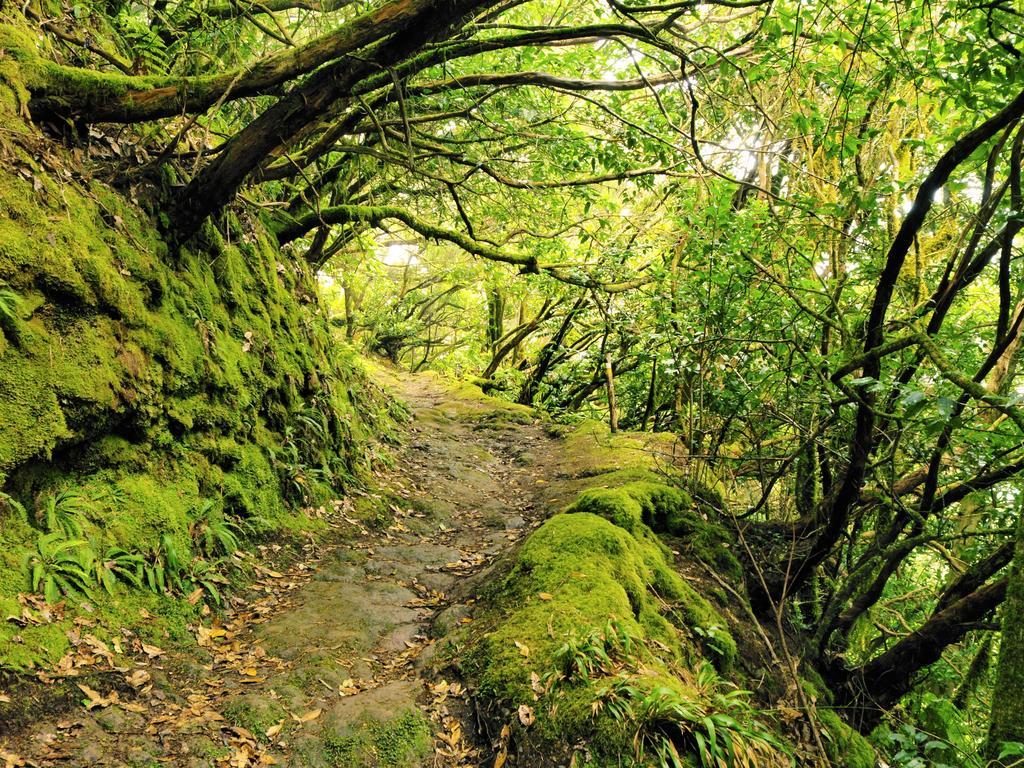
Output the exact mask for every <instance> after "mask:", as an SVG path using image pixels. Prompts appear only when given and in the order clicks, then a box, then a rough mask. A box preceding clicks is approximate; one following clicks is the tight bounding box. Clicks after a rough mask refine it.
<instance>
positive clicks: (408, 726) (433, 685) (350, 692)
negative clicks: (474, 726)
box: [0, 371, 564, 768]
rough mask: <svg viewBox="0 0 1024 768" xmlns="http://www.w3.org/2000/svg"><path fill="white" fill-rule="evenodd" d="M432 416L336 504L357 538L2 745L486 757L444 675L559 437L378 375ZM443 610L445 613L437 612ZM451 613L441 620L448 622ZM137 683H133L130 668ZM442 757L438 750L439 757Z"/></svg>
mask: <svg viewBox="0 0 1024 768" xmlns="http://www.w3.org/2000/svg"><path fill="white" fill-rule="evenodd" d="M378 374H379V377H381V378H384V379H387V381H386V383H387V384H388V385H389V386H390V387H391V388H392V389H393V390H396V393H397V395H398V396H399V397H401V398H402V399H404V400H405V401H406V402H408V403H409V404H410V405H411V406H412V408H413V411H414V413H415V416H416V418H415V419H414V421H413V423H412V424H411V425H410V428H409V434H408V436H407V439H406V441H405V446H404V447H403V448H402V449H401V450H400V451H399V453H398V455H397V456H396V464H395V470H394V471H392V472H391V473H389V474H388V475H387V476H384V477H382V478H380V479H381V488H380V489H379V490H378V491H377V492H376V493H375V494H372V495H368V496H364V497H357V498H355V499H354V500H353V501H354V502H355V503H354V506H353V505H351V504H350V503H349V502H345V503H344V504H342V503H340V502H339V503H338V504H337V510H336V518H335V519H336V521H337V522H338V525H339V529H340V530H339V533H340V534H342V535H343V538H342V540H341V542H340V544H339V545H338V546H336V547H332V548H330V549H329V550H326V551H324V550H321V549H318V548H316V547H313V546H311V547H309V548H307V560H306V561H300V562H298V563H296V564H295V565H294V566H293V567H291V568H290V569H288V570H284V569H282V570H281V571H275V570H273V569H270V568H265V569H264V573H263V578H262V579H261V580H260V582H259V583H258V584H257V585H256V589H255V591H254V592H253V593H252V595H251V597H250V599H248V600H246V601H244V602H243V601H236V602H235V604H234V605H233V607H232V608H231V610H229V611H228V613H227V615H226V616H224V617H223V618H222V619H220V620H218V621H215V622H214V623H213V625H212V626H207V627H204V628H201V629H199V628H197V632H196V637H197V647H195V648H191V649H175V648H173V647H171V646H170V645H169V644H168V645H167V646H166V647H164V648H159V647H157V648H155V650H154V647H153V646H150V650H151V651H152V654H151V655H146V654H142V655H140V656H139V657H137V658H134V659H131V662H132V663H130V664H123V663H122V658H121V657H119V658H118V659H117V665H116V668H115V669H113V670H111V675H110V677H109V682H107V679H108V678H102V680H103V683H102V684H100V685H99V687H98V688H92V686H88V685H87V686H86V688H88V690H84V689H83V691H82V693H83V695H82V699H83V700H84V701H89V703H91V704H92V708H91V709H88V710H87V709H85V708H84V707H83V708H79V709H75V710H73V711H72V712H70V713H68V714H66V715H64V716H62V717H54V718H53V719H44V720H40V721H38V722H36V723H34V724H33V725H32V726H30V727H29V728H27V729H26V730H23V731H21V732H18V733H14V734H10V735H8V736H6V737H5V738H3V739H2V740H0V749H3V750H6V753H5V757H6V755H11V756H12V757H13V756H17V758H18V759H20V760H23V761H25V764H28V765H32V764H36V765H62V766H79V765H81V766H85V765H110V766H121V765H139V766H149V765H183V766H207V765H232V766H256V765H272V764H278V765H292V766H360V765H365V766H395V767H396V768H397V767H400V766H415V765H420V764H422V763H423V761H424V760H426V759H427V757H428V755H429V762H430V764H431V765H451V766H457V765H477V764H478V763H477V759H478V756H477V754H476V752H475V751H474V748H473V746H472V745H471V744H470V743H469V741H468V738H467V736H466V735H465V734H466V730H467V729H466V728H465V727H464V726H463V725H462V722H461V720H460V719H459V713H460V712H461V711H463V710H464V708H465V707H466V706H467V701H468V697H467V694H466V693H465V691H463V690H462V688H461V687H460V686H459V685H458V684H457V683H452V684H449V682H448V681H445V680H443V679H441V678H440V677H438V676H437V675H436V674H435V673H434V672H433V671H432V666H431V663H432V662H431V660H432V658H433V657H434V641H433V640H432V639H431V637H430V634H431V625H432V624H436V626H437V628H438V629H437V630H436V631H438V632H440V631H443V630H444V629H446V628H450V627H456V626H459V625H461V624H463V623H464V620H465V619H466V613H467V611H466V610H465V606H456V607H453V608H452V609H450V610H445V609H446V607H447V604H448V594H449V593H450V592H451V591H452V589H453V587H455V586H456V584H457V583H458V582H460V581H462V580H464V579H465V578H466V577H467V576H469V575H471V574H474V573H477V572H479V571H481V570H482V569H483V568H484V567H485V566H487V565H488V564H490V563H492V562H493V561H494V560H495V559H496V558H497V557H498V556H499V555H501V554H502V553H503V552H505V551H507V550H508V549H509V548H510V547H511V546H512V545H513V544H514V543H515V542H517V541H518V540H520V539H521V538H522V537H523V536H524V535H525V534H526V533H528V531H529V530H530V529H531V528H533V527H535V525H536V524H538V523H539V520H540V517H541V516H542V514H543V510H544V509H546V508H547V505H546V504H545V503H544V501H546V499H544V498H543V497H544V495H545V494H546V493H547V492H548V480H549V478H550V477H551V476H552V475H553V474H554V472H555V470H554V467H555V466H556V465H557V464H558V463H559V459H560V458H564V456H561V455H560V445H561V443H560V441H559V440H557V439H556V438H553V437H550V436H549V435H548V434H546V433H545V431H544V430H543V429H542V428H541V427H540V425H539V424H538V423H537V422H536V420H535V418H534V415H533V414H532V413H531V412H530V411H529V410H527V409H525V408H521V407H519V406H514V405H507V404H502V403H500V402H499V401H495V400H492V399H490V398H484V397H483V396H482V395H481V394H480V393H479V390H476V389H475V388H472V387H457V388H455V389H451V388H449V387H447V386H446V385H444V384H443V383H441V382H440V381H438V380H437V379H435V378H434V377H431V376H417V377H409V376H403V375H398V374H394V373H390V372H387V371H379V372H378ZM439 614H440V616H439ZM435 619H438V620H437V621H436V622H435ZM121 678H123V680H122V679H121ZM436 761H440V762H436Z"/></svg>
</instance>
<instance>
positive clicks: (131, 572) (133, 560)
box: [92, 546, 145, 595]
mask: <svg viewBox="0 0 1024 768" xmlns="http://www.w3.org/2000/svg"><path fill="white" fill-rule="evenodd" d="M144 567H145V561H144V560H143V558H142V556H141V555H139V554H137V553H135V552H129V551H128V550H126V549H122V548H121V547H118V546H111V547H108V548H107V549H106V551H105V552H103V555H102V556H101V557H96V558H95V559H94V560H93V563H92V571H93V574H94V578H95V580H96V582H97V583H98V584H99V585H100V586H102V587H103V588H104V589H105V590H106V591H107V593H108V594H111V595H112V594H114V590H115V587H116V585H117V584H118V583H122V584H127V585H129V586H132V587H142V581H141V579H140V574H141V573H142V570H143V568H144Z"/></svg>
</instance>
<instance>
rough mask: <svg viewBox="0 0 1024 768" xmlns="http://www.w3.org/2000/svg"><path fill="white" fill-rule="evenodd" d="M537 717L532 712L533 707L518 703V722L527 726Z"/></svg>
mask: <svg viewBox="0 0 1024 768" xmlns="http://www.w3.org/2000/svg"><path fill="white" fill-rule="evenodd" d="M536 719H537V718H536V717H535V716H534V714H533V707H530V706H527V705H526V704H520V705H519V722H520V723H522V724H523V725H524V726H526V727H527V728H529V727H530V726H531V725H533V723H534V721H535V720H536Z"/></svg>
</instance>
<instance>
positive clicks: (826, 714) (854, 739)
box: [817, 707, 878, 768]
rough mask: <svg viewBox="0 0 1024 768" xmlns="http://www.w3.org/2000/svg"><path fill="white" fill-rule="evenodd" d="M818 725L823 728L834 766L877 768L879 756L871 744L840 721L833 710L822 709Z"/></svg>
mask: <svg viewBox="0 0 1024 768" xmlns="http://www.w3.org/2000/svg"><path fill="white" fill-rule="evenodd" d="M817 715H818V724H819V725H820V726H821V728H822V731H823V733H822V736H823V737H824V742H825V751H826V752H827V753H828V757H829V760H831V761H832V764H833V765H836V766H842V768H875V766H876V765H877V764H878V755H877V753H876V752H875V750H874V749H873V748H872V747H871V744H870V743H869V742H868V740H867V739H865V738H864V737H863V736H861V735H860V734H859V733H857V732H856V731H855V730H853V729H852V728H851V727H850V726H848V725H847V724H846V723H844V722H843V721H842V720H840V719H839V715H837V714H836V713H835V712H834V711H832V710H831V709H827V708H825V707H820V708H819V709H818V711H817Z"/></svg>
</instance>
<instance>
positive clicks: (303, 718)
mask: <svg viewBox="0 0 1024 768" xmlns="http://www.w3.org/2000/svg"><path fill="white" fill-rule="evenodd" d="M322 714H323V710H322V709H311V710H309V712H307V713H306V714H304V715H292V719H293V720H294V721H295V722H297V723H308V722H310V721H311V720H316V719H317V718H318V717H320V715H322Z"/></svg>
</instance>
